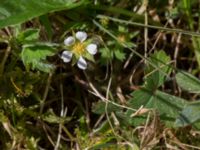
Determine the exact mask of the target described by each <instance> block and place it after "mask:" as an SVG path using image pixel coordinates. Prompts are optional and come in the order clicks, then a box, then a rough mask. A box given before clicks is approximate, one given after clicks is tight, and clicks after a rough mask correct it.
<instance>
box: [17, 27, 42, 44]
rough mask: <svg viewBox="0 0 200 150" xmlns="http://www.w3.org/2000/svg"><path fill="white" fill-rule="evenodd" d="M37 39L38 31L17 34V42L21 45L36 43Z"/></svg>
mask: <svg viewBox="0 0 200 150" xmlns="http://www.w3.org/2000/svg"><path fill="white" fill-rule="evenodd" d="M38 39H39V30H38V29H27V30H25V31H23V32H21V33H19V34H18V36H17V40H18V42H20V43H21V44H27V43H31V42H36V41H37V40H38Z"/></svg>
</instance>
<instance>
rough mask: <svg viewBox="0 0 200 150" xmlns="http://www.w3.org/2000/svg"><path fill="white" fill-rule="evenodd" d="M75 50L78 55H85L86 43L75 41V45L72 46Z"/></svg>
mask: <svg viewBox="0 0 200 150" xmlns="http://www.w3.org/2000/svg"><path fill="white" fill-rule="evenodd" d="M72 50H73V52H74V53H75V54H76V55H79V56H80V55H83V53H84V51H85V45H84V44H83V43H80V42H78V43H75V44H74V46H73V47H72Z"/></svg>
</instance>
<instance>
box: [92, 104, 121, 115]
mask: <svg viewBox="0 0 200 150" xmlns="http://www.w3.org/2000/svg"><path fill="white" fill-rule="evenodd" d="M105 108H106V103H105V102H97V103H94V104H93V106H92V112H94V113H96V114H103V113H105ZM120 109H121V108H120V107H119V106H116V105H114V104H112V103H108V104H107V113H111V112H114V111H119V110H120Z"/></svg>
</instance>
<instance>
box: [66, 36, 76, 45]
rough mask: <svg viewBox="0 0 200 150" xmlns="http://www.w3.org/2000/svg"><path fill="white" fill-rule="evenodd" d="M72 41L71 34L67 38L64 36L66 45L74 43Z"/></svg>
mask: <svg viewBox="0 0 200 150" xmlns="http://www.w3.org/2000/svg"><path fill="white" fill-rule="evenodd" d="M74 42H75V39H74V37H73V36H69V37H68V38H66V39H65V40H64V44H65V45H67V46H70V45H72V44H74Z"/></svg>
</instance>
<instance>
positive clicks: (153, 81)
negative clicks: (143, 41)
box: [145, 50, 171, 90]
mask: <svg viewBox="0 0 200 150" xmlns="http://www.w3.org/2000/svg"><path fill="white" fill-rule="evenodd" d="M149 61H150V62H151V63H153V64H154V65H155V66H156V68H155V67H153V66H152V65H150V64H149V65H147V67H146V70H145V74H146V78H145V87H147V88H148V89H152V90H155V89H157V88H158V87H159V86H161V85H162V84H163V83H164V82H165V79H166V74H170V72H171V68H170V66H168V64H169V62H170V57H169V56H167V54H166V53H165V52H164V51H163V50H160V51H157V52H155V53H154V54H153V55H151V56H150V60H149Z"/></svg>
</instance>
